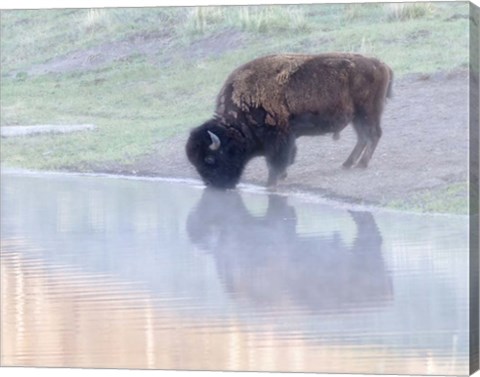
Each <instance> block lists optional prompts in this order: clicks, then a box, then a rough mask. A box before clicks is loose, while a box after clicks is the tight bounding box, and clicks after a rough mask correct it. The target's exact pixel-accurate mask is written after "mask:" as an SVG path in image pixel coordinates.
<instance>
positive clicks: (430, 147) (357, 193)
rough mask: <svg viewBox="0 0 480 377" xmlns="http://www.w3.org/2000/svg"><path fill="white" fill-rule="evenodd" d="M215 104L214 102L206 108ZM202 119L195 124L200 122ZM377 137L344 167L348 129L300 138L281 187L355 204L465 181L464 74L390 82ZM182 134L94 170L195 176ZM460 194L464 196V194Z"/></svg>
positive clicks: (254, 168)
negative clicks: (364, 158) (368, 156)
mask: <svg viewBox="0 0 480 377" xmlns="http://www.w3.org/2000/svg"><path fill="white" fill-rule="evenodd" d="M212 107H213V104H212ZM203 120H204V119H199V121H198V123H199V124H200V123H201V122H202V121H203ZM382 128H383V136H382V139H381V140H380V143H379V145H378V148H377V150H376V152H375V154H374V156H373V158H372V160H371V162H370V166H369V168H368V169H366V170H363V169H355V168H353V169H350V170H345V169H343V168H342V166H341V165H342V162H343V161H344V160H345V159H346V158H347V156H348V155H349V153H350V152H351V150H352V148H353V146H354V145H355V142H356V135H355V134H354V131H353V128H352V127H347V128H346V129H345V130H344V131H343V132H342V134H341V138H340V140H338V141H334V140H333V139H332V137H329V136H325V137H319V136H317V137H304V138H300V139H299V140H298V155H297V160H296V163H295V164H294V165H292V166H291V167H290V168H289V170H288V177H287V178H286V180H285V181H283V182H281V183H280V184H279V188H280V189H282V188H301V189H302V190H307V191H314V192H317V193H321V194H324V195H327V196H330V197H334V198H342V199H346V200H351V201H356V202H367V203H386V202H389V201H392V200H403V199H406V198H408V197H409V196H410V195H412V194H415V193H419V192H422V191H424V190H429V189H437V188H442V187H447V186H448V185H451V184H454V183H464V182H467V179H468V72H467V71H455V72H444V73H439V74H434V75H408V76H406V77H403V78H401V79H399V80H396V82H395V83H394V96H393V98H392V99H390V100H389V101H388V103H387V105H386V108H385V112H384V116H383V124H382ZM187 137H188V132H186V133H184V134H182V135H177V136H175V137H172V138H170V139H168V140H165V141H164V142H162V143H160V144H159V145H157V146H156V150H155V152H154V153H151V154H149V155H146V156H142V157H140V158H138V159H137V160H136V161H135V162H134V163H132V164H128V165H122V164H116V163H102V164H95V165H92V166H90V167H89V169H90V170H92V171H96V172H109V173H121V174H133V175H145V176H166V177H182V178H198V175H197V173H196V172H195V170H194V169H193V167H192V166H191V165H190V164H189V162H188V161H187V159H186V156H185V152H184V147H185V142H186V139H187ZM266 178H267V169H266V166H265V161H264V159H263V158H257V159H255V160H252V161H251V162H250V163H249V164H248V166H247V168H246V170H245V173H244V175H243V178H242V182H249V183H256V184H265V182H266ZM465 195H466V192H465Z"/></svg>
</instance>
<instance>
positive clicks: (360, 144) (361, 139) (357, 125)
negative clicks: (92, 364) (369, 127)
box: [343, 119, 368, 169]
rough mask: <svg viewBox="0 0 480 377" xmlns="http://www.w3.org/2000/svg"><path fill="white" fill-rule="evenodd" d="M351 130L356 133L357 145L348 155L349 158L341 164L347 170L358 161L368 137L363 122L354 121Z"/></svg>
mask: <svg viewBox="0 0 480 377" xmlns="http://www.w3.org/2000/svg"><path fill="white" fill-rule="evenodd" d="M353 128H354V129H355V131H356V133H357V144H356V145H355V147H354V148H353V151H352V153H350V156H348V158H347V159H346V160H345V162H344V163H343V167H344V168H347V169H349V168H351V167H352V166H353V165H354V164H355V163H356V162H357V161H358V159H359V158H360V155H361V154H362V152H363V151H364V149H365V147H366V146H367V143H368V135H367V132H366V129H365V124H364V122H363V121H362V120H359V119H354V121H353Z"/></svg>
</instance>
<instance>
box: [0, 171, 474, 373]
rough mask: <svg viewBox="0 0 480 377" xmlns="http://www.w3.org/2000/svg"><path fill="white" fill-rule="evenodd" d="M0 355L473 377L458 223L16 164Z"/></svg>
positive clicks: (5, 202) (307, 199)
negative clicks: (22, 168)
mask: <svg viewBox="0 0 480 377" xmlns="http://www.w3.org/2000/svg"><path fill="white" fill-rule="evenodd" d="M1 185H2V187H1V189H2V191H1V194H2V198H1V230H2V232H1V302H2V305H1V321H2V322H1V325H2V328H1V336H2V339H1V341H2V364H3V365H25V366H27V365H28V366H71V367H128V368H160V369H170V368H171V369H198V370H200V369H208V370H256V371H317V372H352V373H353V372H364V373H381V372H383V373H398V374H399V373H412V374H423V373H432V374H443V375H444V374H457V375H458V374H466V373H467V372H468V369H467V357H468V219H467V217H464V216H439V215H418V214H406V213H400V212H395V211H386V210H366V209H364V208H360V207H349V206H348V205H338V204H335V203H332V202H328V201H326V200H323V199H321V198H317V197H313V196H308V195H301V194H295V193H292V194H290V195H275V194H269V193H267V192H266V191H264V190H263V189H260V188H253V187H243V188H240V189H238V190H235V191H228V192H223V193H222V192H216V191H210V190H205V189H204V188H203V187H202V185H200V184H195V183H191V182H169V181H161V180H136V179H125V178H112V177H100V176H97V177H93V176H79V175H59V174H25V173H15V172H10V173H6V174H3V175H2V181H1Z"/></svg>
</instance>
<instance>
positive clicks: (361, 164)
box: [355, 161, 368, 169]
mask: <svg viewBox="0 0 480 377" xmlns="http://www.w3.org/2000/svg"><path fill="white" fill-rule="evenodd" d="M355 167H356V168H357V169H366V168H367V167H368V162H365V161H360V162H359V163H358V164H357V165H356V166H355Z"/></svg>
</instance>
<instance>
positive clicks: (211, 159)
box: [205, 156, 215, 165]
mask: <svg viewBox="0 0 480 377" xmlns="http://www.w3.org/2000/svg"><path fill="white" fill-rule="evenodd" d="M205 162H206V163H207V164H208V165H213V164H214V163H215V157H213V156H207V157H205Z"/></svg>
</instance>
